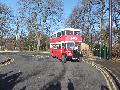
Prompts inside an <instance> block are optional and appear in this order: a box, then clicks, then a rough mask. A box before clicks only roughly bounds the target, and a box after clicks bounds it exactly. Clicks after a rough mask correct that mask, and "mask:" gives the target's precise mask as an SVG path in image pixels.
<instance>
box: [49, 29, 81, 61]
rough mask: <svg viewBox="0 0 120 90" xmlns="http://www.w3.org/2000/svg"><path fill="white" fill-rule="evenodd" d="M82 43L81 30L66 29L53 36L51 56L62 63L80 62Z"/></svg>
mask: <svg viewBox="0 0 120 90" xmlns="http://www.w3.org/2000/svg"><path fill="white" fill-rule="evenodd" d="M81 43H82V37H81V31H80V29H74V28H65V29H62V30H60V31H58V32H56V33H54V34H53V35H52V36H51V39H50V54H51V56H52V57H56V58H58V59H59V60H60V61H63V62H66V60H78V61H79V60H80V57H81V53H80V44H81Z"/></svg>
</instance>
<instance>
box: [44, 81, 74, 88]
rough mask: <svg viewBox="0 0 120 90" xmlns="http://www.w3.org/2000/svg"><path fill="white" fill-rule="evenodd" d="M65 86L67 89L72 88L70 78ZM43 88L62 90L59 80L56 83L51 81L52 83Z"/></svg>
mask: <svg viewBox="0 0 120 90" xmlns="http://www.w3.org/2000/svg"><path fill="white" fill-rule="evenodd" d="M67 88H68V90H74V85H73V83H72V82H71V80H69V82H68V86H67ZM45 90H62V89H61V83H60V82H59V81H58V82H57V83H53V84H51V85H49V87H48V88H47V89H45Z"/></svg>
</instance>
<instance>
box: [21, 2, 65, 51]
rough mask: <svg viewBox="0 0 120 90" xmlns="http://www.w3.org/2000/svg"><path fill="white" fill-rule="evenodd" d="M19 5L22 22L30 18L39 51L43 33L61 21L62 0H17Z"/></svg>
mask: <svg viewBox="0 0 120 90" xmlns="http://www.w3.org/2000/svg"><path fill="white" fill-rule="evenodd" d="M19 5H20V14H21V15H22V18H23V19H24V20H23V21H24V23H26V21H28V20H27V19H28V18H29V20H31V24H32V26H30V28H31V30H33V31H34V32H35V37H36V40H37V51H39V48H40V46H41V40H42V36H43V34H44V33H46V32H48V31H49V32H50V30H51V28H53V27H57V26H58V25H59V23H60V21H61V18H62V14H63V2H62V0H19ZM23 15H24V16H23ZM30 28H29V30H30ZM39 31H40V34H39V33H38V32H39Z"/></svg>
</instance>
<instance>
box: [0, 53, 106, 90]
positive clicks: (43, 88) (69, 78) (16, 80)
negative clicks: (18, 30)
mask: <svg viewBox="0 0 120 90" xmlns="http://www.w3.org/2000/svg"><path fill="white" fill-rule="evenodd" d="M6 57H9V58H12V59H14V62H12V63H10V64H8V65H5V66H3V67H0V90H108V86H107V84H106V81H105V79H104V77H103V75H102V74H101V73H100V72H99V71H98V70H96V69H95V68H94V67H92V66H91V65H89V64H87V63H85V62H83V61H80V62H70V61H67V62H66V63H62V62H60V61H59V60H58V59H56V58H52V57H51V56H49V54H48V53H36V54H35V53H27V52H26V53H4V54H0V61H1V60H2V59H4V60H5V59H6Z"/></svg>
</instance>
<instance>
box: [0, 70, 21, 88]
mask: <svg viewBox="0 0 120 90" xmlns="http://www.w3.org/2000/svg"><path fill="white" fill-rule="evenodd" d="M11 72H13V71H10V72H9V73H11ZM21 74H22V73H21V72H19V73H15V74H12V75H10V76H8V73H5V74H0V90H12V89H13V87H14V86H15V84H17V83H18V82H20V79H18V77H19V76H20V75H21Z"/></svg>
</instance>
